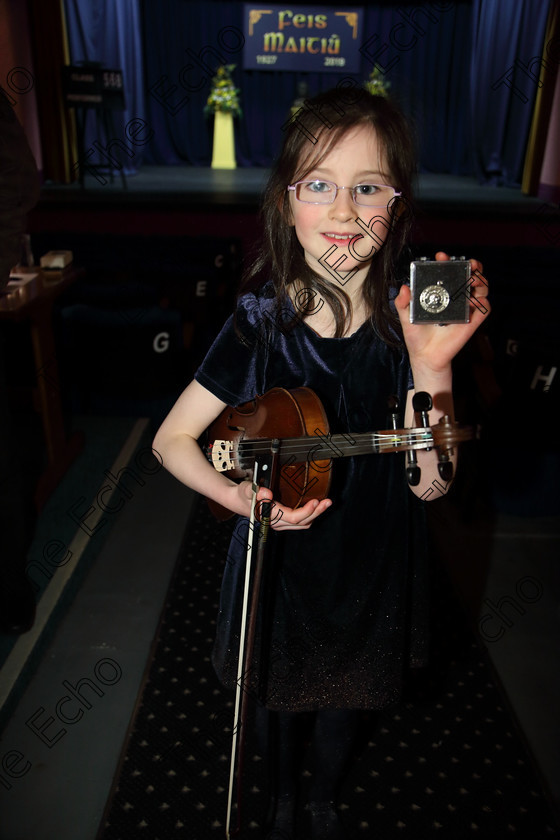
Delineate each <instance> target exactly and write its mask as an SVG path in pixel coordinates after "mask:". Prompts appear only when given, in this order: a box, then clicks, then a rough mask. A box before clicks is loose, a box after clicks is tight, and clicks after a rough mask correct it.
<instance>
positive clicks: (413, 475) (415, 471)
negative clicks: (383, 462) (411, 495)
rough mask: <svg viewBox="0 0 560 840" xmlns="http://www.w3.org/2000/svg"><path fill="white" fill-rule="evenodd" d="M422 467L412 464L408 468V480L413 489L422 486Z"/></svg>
mask: <svg viewBox="0 0 560 840" xmlns="http://www.w3.org/2000/svg"><path fill="white" fill-rule="evenodd" d="M420 474H421V473H420V467H419V466H418V464H411V465H409V466H408V467H407V468H406V478H407V481H408V483H409V484H410V486H411V487H416V486H417V485H418V484H420Z"/></svg>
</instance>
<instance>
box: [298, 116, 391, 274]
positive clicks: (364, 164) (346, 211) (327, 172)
mask: <svg viewBox="0 0 560 840" xmlns="http://www.w3.org/2000/svg"><path fill="white" fill-rule="evenodd" d="M316 179H317V180H326V181H332V182H333V183H335V184H337V185H338V186H340V187H354V186H356V185H357V184H388V185H391V177H390V174H389V170H388V166H387V161H386V158H385V151H384V149H383V148H381V144H379V143H378V139H377V135H376V132H375V130H374V129H373V128H371V127H370V126H365V125H364V126H359V127H357V128H355V129H352V130H351V131H349V132H348V133H347V134H345V135H344V136H343V137H342V138H341V140H340V142H339V143H338V144H337V146H336V147H335V148H334V149H333V150H332V151H331V152H330V153H329V154H328V155H327V156H326V157H325V158H324V159H323V160H322V161H321V163H320V164H319V165H318V166H317V168H315V169H312V170H311V171H310V172H308V173H307V174H306V175H305V176H304V177H301V178H300V180H306V181H314V180H316ZM289 196H290V209H291V224H292V225H294V227H295V232H296V236H297V238H298V241H299V243H300V245H301V246H302V248H303V250H304V253H305V260H306V262H307V264H308V265H309V266H310V267H311V268H312V269H313V270H314V271H315V272H316V273H317V274H319V275H320V276H321V277H323V278H325V279H326V280H330V281H331V282H340V283H341V285H344V282H345V281H344V278H345V276H348V274H347V273H348V272H352V271H353V270H354V269H357V271H356V272H355V275H352V286H353V287H356V285H361V284H362V283H363V281H364V279H365V277H366V276H367V273H368V271H369V267H370V265H371V261H372V260H373V258H374V256H375V254H376V253H377V252H378V251H379V249H380V248H381V247H382V245H383V243H384V242H385V239H386V237H387V232H388V228H389V223H390V212H389V210H387V207H386V206H382V207H366V206H363V205H361V204H355V203H354V201H353V199H352V191H351V190H350V189H346V190H338V191H337V195H336V198H335V200H334V202H333V203H332V204H305V203H304V202H302V201H298V200H297V199H296V197H295V193H294V191H293V190H291V191H290V193H289ZM310 197H311V198H313V196H310ZM366 227H367V228H368V229H369V231H370V233H368V232H367V231H365V228H366ZM333 246H334V248H335V250H331V249H332V248H333ZM326 266H329V267H330V270H329V268H328V267H326ZM339 275H340V276H339Z"/></svg>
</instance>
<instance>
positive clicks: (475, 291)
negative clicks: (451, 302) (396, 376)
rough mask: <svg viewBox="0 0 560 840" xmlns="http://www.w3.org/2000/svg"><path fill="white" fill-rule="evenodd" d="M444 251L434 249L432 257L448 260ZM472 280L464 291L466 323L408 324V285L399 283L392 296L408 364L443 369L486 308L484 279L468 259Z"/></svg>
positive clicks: (484, 315) (478, 266) (475, 263)
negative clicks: (398, 290)
mask: <svg viewBox="0 0 560 840" xmlns="http://www.w3.org/2000/svg"><path fill="white" fill-rule="evenodd" d="M448 259H449V256H448V254H446V253H444V252H443V251H438V253H437V254H436V260H448ZM470 263H471V277H473V279H472V282H471V283H470V284H469V287H468V289H465V294H467V295H468V296H469V298H470V322H469V323H468V324H448V325H447V326H445V327H440V326H439V324H411V323H410V315H409V308H410V287H409V286H407V285H403V286H401V289H400V292H399V294H398V295H397V297H396V298H395V306H396V308H397V313H398V316H399V319H400V322H401V326H402V331H403V335H404V340H405V343H406V346H407V349H408V353H409V357H410V361H411V364H412V365H413V367H414V366H418V365H421V366H422V367H425V368H428V369H429V370H431V371H433V372H434V373H436V372H439V371H443V370H444V369H445V368H446V367H448V365H449V364H450V363H451V360H452V359H453V358H454V357H455V356H456V355H457V353H458V352H459V350H460V349H461V348H462V347H463V346H464V345H465V344H466V343H467V341H468V340H469V338H470V337H471V336H472V335H473V333H474V332H475V331H476V330H477V329H478V327H479V326H480V325H481V324H482V322H483V321H484V320H485V318H487V317H488V314H489V312H490V304H489V302H488V283H487V281H486V279H485V278H484V277H483V276H482V263H480V262H479V261H478V260H470Z"/></svg>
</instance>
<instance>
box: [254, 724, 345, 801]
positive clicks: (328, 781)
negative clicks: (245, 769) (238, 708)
mask: <svg viewBox="0 0 560 840" xmlns="http://www.w3.org/2000/svg"><path fill="white" fill-rule="evenodd" d="M272 715H273V721H272V723H273V725H272V726H271V731H272V736H273V737H272V744H271V747H272V749H271V756H270V757H271V769H272V773H273V790H274V791H275V794H276V797H277V798H281V797H288V796H290V797H293V796H295V794H296V790H297V775H298V765H299V761H298V760H299V758H300V757H301V756H300V751H301V745H300V743H299V739H298V735H299V734H300V732H299V730H300V724H301V717H302V716H301V715H299V714H296V713H293V712H276V713H272ZM357 724H358V712H356V711H352V710H350V711H348V710H346V709H332V710H331V709H323V710H321V711H319V712H317V713H316V716H315V727H314V731H313V744H312V757H313V768H312V773H313V775H312V782H311V788H310V791H309V801H311V802H332V801H333V800H334V799H335V796H336V792H337V787H338V785H339V783H340V781H341V779H342V775H343V773H344V770H345V769H346V765H347V764H348V760H349V758H350V753H351V750H352V745H353V743H354V738H355V735H356V730H357Z"/></svg>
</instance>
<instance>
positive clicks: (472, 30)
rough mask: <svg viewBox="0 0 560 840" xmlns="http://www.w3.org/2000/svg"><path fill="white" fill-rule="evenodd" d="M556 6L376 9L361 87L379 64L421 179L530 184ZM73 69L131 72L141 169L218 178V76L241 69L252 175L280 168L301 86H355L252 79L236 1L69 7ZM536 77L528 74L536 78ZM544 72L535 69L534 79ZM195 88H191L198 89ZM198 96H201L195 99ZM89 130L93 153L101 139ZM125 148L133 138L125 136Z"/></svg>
mask: <svg viewBox="0 0 560 840" xmlns="http://www.w3.org/2000/svg"><path fill="white" fill-rule="evenodd" d="M548 7H549V2H548V0H517V2H512V0H455V2H448V3H446V2H429V3H428V2H421V0H415V2H407V0H403V2H401V3H399V4H398V5H395V4H394V3H390V2H388V1H386V2H378V3H376V4H374V5H368V6H367V7H366V8H365V10H364V39H363V46H362V49H361V51H360V52H361V72H360V74H358V75H356V76H354V77H353V79H354V81H355V82H356V84H361V83H362V82H363V80H365V79H366V78H367V77H368V75H369V73H370V72H371V70H372V69H373V66H374V62H376V64H377V66H378V68H379V69H380V70H381V72H382V73H383V74H384V77H385V78H386V80H387V81H389V82H390V83H391V94H392V95H393V96H394V98H395V99H396V100H397V101H398V102H399V103H400V105H401V107H402V108H403V110H404V111H405V113H407V114H408V115H409V116H410V117H411V118H412V120H413V122H414V123H415V125H416V127H417V135H418V145H419V152H420V163H421V169H423V170H424V171H428V172H442V173H451V174H456V175H468V174H476V175H477V177H478V178H479V180H480V181H481V182H485V183H494V184H508V185H513V184H518V183H519V182H520V179H521V174H522V167H523V160H524V155H525V149H526V143H527V137H528V132H529V127H530V121H531V115H532V109H533V103H534V99H535V96H536V91H537V82H536V81H534V80H533V79H532V77H531V72H532V73H534V74H535V75H536V76H538V69H539V68H538V67H536V68H535V67H532V65H531V61H533V60H534V59H535V58H538V57H539V56H540V55H541V54H542V47H543V38H544V32H545V26H546V18H547V12H548ZM66 10H67V19H68V30H69V38H70V44H71V52H72V60H73V61H77V60H80V59H83V58H88V59H90V60H97V61H102V62H103V63H105V64H107V65H111V64H112V65H114V66H117V67H122V68H123V70H124V72H125V85H126V104H127V110H126V111H125V113H124V114H123V115H122V119H121V120H120V121H119V122H118V131H120V132H123V131H124V127H125V125H126V124H127V122H128V121H129V120H130V119H133V118H142V119H145V120H146V121H147V123H148V125H149V128H150V132H151V141H150V143H149V144H147V145H145V146H144V147H142V148H141V149H139V151H138V155H137V157H135V159H134V161H133V163H134V164H139V162H140V160H141V159H142V157H143V159H144V161H145V162H147V163H152V164H167V165H183V166H184V165H192V166H209V165H210V162H211V157H212V126H213V120H212V119H206V118H205V117H204V114H203V110H204V105H205V103H206V98H207V96H208V93H209V91H210V84H211V78H212V75H213V71H214V70H215V69H216V67H217V66H218V65H219V64H220V63H224V62H225V63H230V64H235V65H237V66H236V69H235V71H234V74H233V75H234V80H235V82H236V84H237V85H238V87H239V88H240V90H241V105H242V108H243V116H242V118H241V119H237V120H235V130H236V152H237V159H238V163H239V165H240V166H270V165H271V163H272V161H273V159H274V157H275V155H276V154H277V152H278V149H279V147H280V144H281V140H282V126H283V124H284V123H285V122H286V120H287V118H288V116H289V109H290V106H291V104H292V102H293V100H294V99H295V97H296V94H297V86H298V83H299V82H306V84H307V86H308V90H309V94H310V95H313V94H315V93H318V92H320V91H322V90H325V89H326V88H328V87H331V86H333V85H336V84H337V83H338V82H339V81H341V80H342V79H343V78H347V77H348V74H344V73H341V74H336V73H316V74H313V73H302V74H298V73H282V72H279V71H254V70H253V71H244V70H243V69H242V49H241V41H240V39H239V37H238V36H239V34H240V33H241V31H242V29H243V4H242V2H237V0H205V2H197V0H66ZM527 68H529V69H527ZM531 68H532V69H531ZM185 86H186V87H185ZM186 88H188V89H186ZM92 132H93V128H92V126H91V122H90V127H89V130H88V135H87V139H86V147H87V146H88V143H89V142H91V138H92V137H93V133H92ZM120 136H122V135H120Z"/></svg>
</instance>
